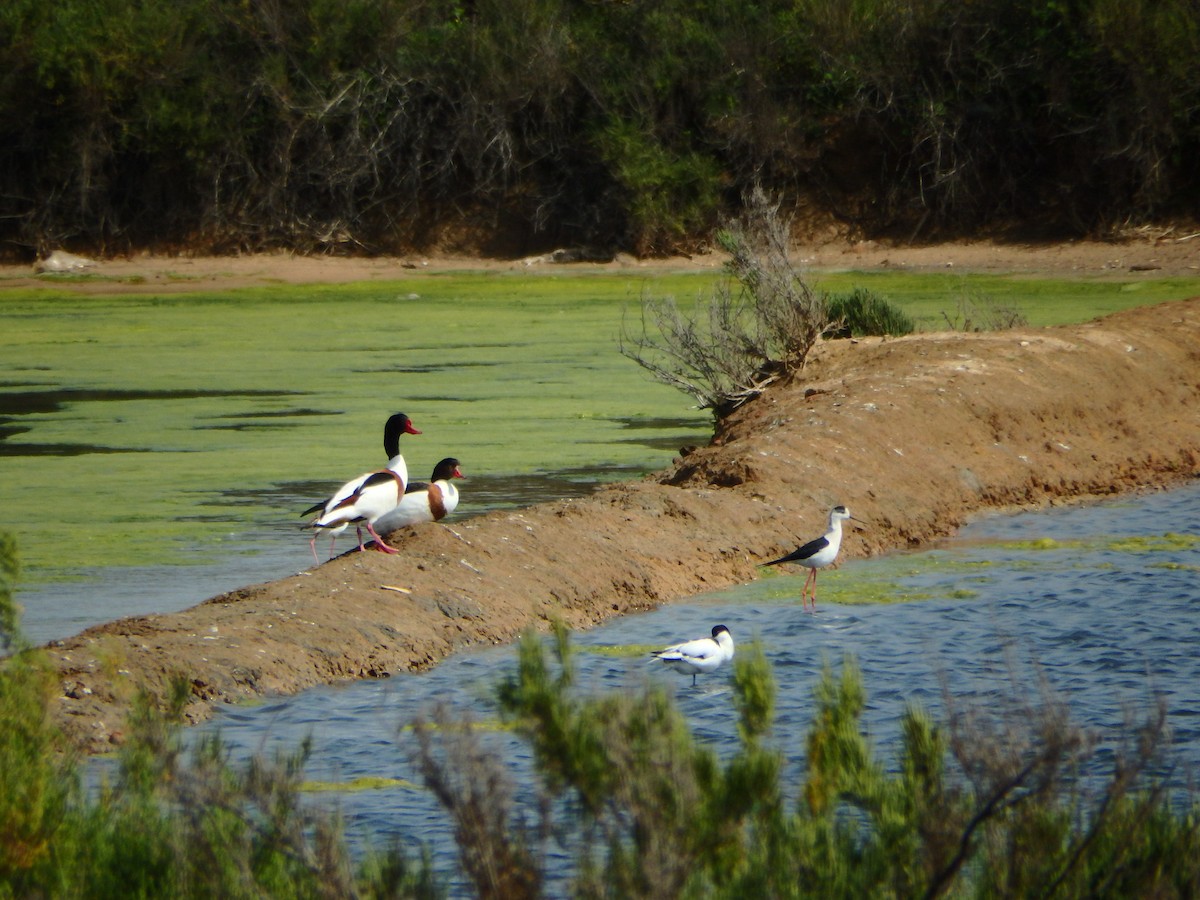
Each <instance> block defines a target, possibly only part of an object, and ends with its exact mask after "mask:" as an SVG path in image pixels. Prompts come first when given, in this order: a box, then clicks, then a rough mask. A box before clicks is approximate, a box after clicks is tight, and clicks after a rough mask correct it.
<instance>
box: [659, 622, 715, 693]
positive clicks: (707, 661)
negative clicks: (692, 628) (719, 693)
mask: <svg viewBox="0 0 1200 900" xmlns="http://www.w3.org/2000/svg"><path fill="white" fill-rule="evenodd" d="M650 655H651V656H653V657H654V658H655V659H660V660H662V661H663V662H665V663H666V664H667V665H668V666H670V667H671V668H672V669H678V670H679V671H680V672H683V673H684V674H685V675H686V674H688V673H690V674H691V676H692V685H693V686H694V685H695V684H696V676H697V675H699V674H702V673H706V672H715V671H716V670H717V669H718V668H720V667H721V666H722V665H723V664H724V663H726V662H728V661H729V660H731V659H733V635H731V634H730V633H729V629H728V628H726V627H725V626H724V625H717V626H716V627H714V628H713V630H712V637H706V638H697V639H696V640H694V641H687V642H685V643H682V644H675V645H673V646H671V647H664V648H663V649H662V650H655V651H653V652H652V653H651V654H650Z"/></svg>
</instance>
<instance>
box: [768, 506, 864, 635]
mask: <svg viewBox="0 0 1200 900" xmlns="http://www.w3.org/2000/svg"><path fill="white" fill-rule="evenodd" d="M850 519H853V520H854V521H855V522H860V523H861V522H862V520H861V519H855V518H854V516H852V515H850V511H849V510H847V509H846V507H844V506H835V507H834V508H833V509H832V510H830V512H829V525H828V527H827V529H826V531H825V533H824V534H823V535H821V537H819V538H815V539H813V540H811V541H809V542H808V543H807V544H804V545H803V546H800V547H797V548H796V549H795V550H793V551H792V552H791V553H789V554H788V555H787V556H781V557H779V559H773V560H771V561H770V562H766V563H763V565H764V566H777V565H779V564H780V563H796V564H797V565H801V566H804V567H805V568H806V569H808V575H807V576H806V577H805V579H804V590H802V591H801V592H800V602H801V604H802V605H803V606H804V608H805V609H807V608H808V600H809V598H810V597H811V598H812V608H813V611H814V612H816V609H817V569H823V568H824V567H825V566H828V565H831V564H832V563H833V561H834V560H836V559H837V555H838V550H840V549H841V546H842V523H843V522H845V521H848V520H850ZM810 586H811V592H810V590H809V588H810Z"/></svg>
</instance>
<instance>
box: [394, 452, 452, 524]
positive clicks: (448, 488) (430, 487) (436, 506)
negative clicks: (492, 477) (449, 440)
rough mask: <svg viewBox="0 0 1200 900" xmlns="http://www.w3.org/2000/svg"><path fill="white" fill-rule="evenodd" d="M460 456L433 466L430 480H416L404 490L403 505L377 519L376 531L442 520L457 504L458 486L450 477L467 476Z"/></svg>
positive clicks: (449, 458)
mask: <svg viewBox="0 0 1200 900" xmlns="http://www.w3.org/2000/svg"><path fill="white" fill-rule="evenodd" d="M458 466H459V463H458V460H457V459H454V458H453V457H449V456H448V457H446V458H445V459H443V460H442V461H441V462H439V463H438V464H437V465H436V466H434V467H433V475H432V476H430V479H429V481H414V482H412V484H410V485H409V486H408V487H407V488H405V489H404V499H402V500H401V501H400V505H399V506H397V507H396V508H395V509H393V510H391V511H390V512H388V513H385V514H384V515H382V516H380V517H379V518H378V519H376V520H375V530H376V531H377V532H379V533H380V534H387V533H389V532H391V531H395V530H396V529H397V528H403V527H404V526H405V525H418V524H420V523H421V522H440V521H441V520H442V519H444V518H446V516H448V515H450V513H452V512H454V510H455V507H457V506H458V488H456V487H455V486H454V483H453V482H452V481H451V480H450V479H452V478H466V476H465V475H463V473H462V470H461V469H459V467H458Z"/></svg>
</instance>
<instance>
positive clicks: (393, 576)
mask: <svg viewBox="0 0 1200 900" xmlns="http://www.w3.org/2000/svg"><path fill="white" fill-rule="evenodd" d="M1198 476H1200V298H1197V299H1193V300H1188V301H1182V302H1179V303H1171V304H1165V305H1162V306H1158V307H1153V308H1149V309H1142V310H1135V311H1131V312H1127V313H1121V314H1118V315H1115V316H1112V317H1110V318H1107V319H1105V320H1103V321H1101V322H1099V323H1095V324H1090V325H1084V326H1073V327H1069V328H1057V329H1049V330H1037V331H1027V332H1007V333H1003V334H986V335H961V334H941V335H920V336H914V337H910V338H903V339H897V340H864V341H859V342H850V341H838V342H830V343H827V344H825V345H823V346H822V347H821V348H820V349H819V351H818V352H816V353H815V354H814V357H813V361H812V363H811V364H810V366H809V368H808V370H807V371H806V372H805V373H804V377H803V380H802V381H797V382H796V383H794V384H792V385H785V386H781V387H779V388H778V389H776V390H773V391H772V392H771V393H769V394H768V395H766V396H764V397H762V398H761V399H760V400H759V401H757V402H755V403H752V404H750V405H748V406H747V407H745V408H743V409H742V410H741V411H739V413H737V414H736V415H735V416H733V417H732V418H731V419H730V420H729V421H728V422H727V423H726V425H725V428H724V429H723V430H722V432H721V433H720V434H719V435H718V436H717V438H716V439H715V440H714V442H713V444H712V445H711V446H708V447H704V448H701V449H699V450H697V451H695V452H693V453H690V454H689V455H687V456H686V457H684V458H681V459H680V460H678V461H677V463H676V465H675V466H674V467H672V468H671V469H669V470H667V471H665V472H662V473H659V474H658V475H657V476H655V477H653V478H650V479H647V480H645V481H642V482H638V483H635V484H627V485H620V486H614V487H611V488H608V489H605V490H603V491H601V492H600V493H598V494H596V495H595V496H593V497H590V498H587V499H584V500H574V501H563V502H559V503H552V504H544V505H541V506H537V507H532V508H529V509H525V510H521V511H518V512H513V511H503V512H496V513H492V514H489V515H485V516H480V517H477V518H473V519H469V520H465V521H462V522H458V523H456V524H454V525H452V526H450V527H445V526H441V525H435V526H425V527H423V528H420V529H406V530H404V531H402V532H398V533H396V534H395V535H393V538H392V542H393V543H394V544H396V545H397V546H400V547H401V548H402V552H401V553H400V554H399V555H398V556H387V555H384V554H381V553H357V552H355V553H351V554H348V555H346V556H343V557H341V558H338V559H336V560H333V561H330V562H328V563H325V564H323V565H321V566H319V567H315V568H314V569H312V570H311V571H309V572H305V573H303V574H300V575H297V576H294V577H291V578H287V579H283V580H281V581H276V582H271V583H268V584H263V585H257V586H253V587H246V588H243V589H240V590H237V591H233V592H231V593H228V594H223V595H221V596H218V597H214V598H212V599H211V600H208V601H206V602H205V603H202V604H200V605H199V606H196V607H194V608H192V609H190V610H186V611H184V612H181V613H177V614H171V615H157V616H143V617H137V618H132V619H124V620H121V621H118V622H114V623H111V624H108V625H104V626H101V627H97V628H92V629H89V630H88V631H85V632H83V633H82V634H80V635H78V636H76V637H74V638H71V639H69V640H65V641H58V642H55V643H53V644H51V645H50V651H51V656H52V659H53V660H54V661H55V662H56V664H57V666H58V668H59V670H60V672H61V676H62V685H63V696H62V698H61V702H60V704H59V714H60V717H61V720H62V722H63V724H64V727H65V728H66V729H67V730H68V732H69V734H70V735H72V737H74V738H75V739H77V740H78V741H79V742H80V743H81V745H83V746H85V747H87V748H88V749H90V750H100V749H105V748H108V747H110V746H111V744H112V743H114V742H119V741H120V739H121V730H122V722H123V719H124V715H125V712H126V710H127V708H128V703H129V701H130V700H131V698H132V697H133V695H134V694H135V692H136V691H137V690H138V689H139V688H144V689H147V690H149V691H151V692H153V693H155V694H159V695H161V694H162V693H163V692H164V691H165V688H166V685H167V684H168V682H169V680H170V678H171V677H172V676H173V675H176V674H181V675H183V676H184V677H186V678H187V679H188V681H189V682H190V684H191V687H192V703H191V705H190V707H189V709H188V715H189V718H190V719H191V720H192V721H199V720H202V719H204V718H205V717H207V716H208V715H209V714H210V713H211V711H212V709H213V706H214V704H219V703H237V702H241V701H243V700H247V699H251V698H255V697H258V696H262V695H266V694H273V693H292V692H296V691H299V690H302V689H304V688H306V687H310V686H313V685H317V684H322V683H327V682H333V681H337V680H341V679H354V678H370V677H383V676H389V675H398V674H401V673H404V672H408V671H413V670H418V669H421V668H424V667H427V666H430V665H433V664H435V663H436V662H437V661H438V660H440V659H442V658H443V657H445V656H446V655H448V654H450V653H452V652H454V651H455V650H456V649H458V648H461V647H464V646H468V645H471V644H477V643H481V642H504V641H510V640H512V639H513V638H514V637H516V636H517V635H518V634H519V633H520V632H521V631H522V630H523V629H524V628H526V627H527V626H529V625H530V624H537V623H544V622H546V621H547V620H549V619H551V618H554V617H560V618H562V619H564V620H565V621H566V622H567V623H568V624H570V625H571V626H573V627H576V628H586V627H588V626H590V625H592V624H595V623H598V622H601V621H603V620H605V619H606V618H608V617H610V616H614V615H620V614H622V613H625V612H629V611H632V610H640V609H647V608H650V607H653V606H655V605H658V604H661V603H667V602H670V601H673V600H677V599H680V598H683V597H687V596H690V595H692V594H695V593H698V592H702V591H707V590H713V589H717V588H721V587H726V586H729V585H732V584H736V583H741V582H746V581H750V580H752V579H754V578H755V577H757V569H756V564H757V563H759V562H761V561H763V560H765V559H768V558H771V557H773V556H775V555H777V554H778V552H779V551H781V550H788V549H791V547H792V546H794V541H795V536H796V535H798V534H810V533H814V532H817V531H819V529H820V528H821V526H822V525H823V523H824V519H825V515H826V512H827V510H828V508H829V507H830V506H831V505H833V504H834V503H838V502H840V503H845V504H847V505H848V506H850V508H851V509H852V510H853V511H854V513H855V514H856V515H860V516H862V517H864V518H866V519H868V520H869V521H870V522H871V523H872V527H871V529H870V531H867V532H854V533H852V534H851V535H850V536H849V537H848V539H847V542H846V544H845V549H844V553H845V554H846V556H847V557H854V556H863V555H867V554H877V553H882V552H886V551H888V550H893V549H896V548H910V547H919V546H922V545H924V544H926V543H928V542H929V541H932V540H934V539H937V538H939V537H942V536H945V535H947V534H949V533H951V532H953V531H954V530H956V529H957V528H958V527H959V526H960V525H962V524H963V523H964V522H965V521H967V520H968V519H969V518H970V517H972V516H974V515H976V514H978V513H980V512H982V511H985V510H989V509H998V508H1009V507H1014V506H1037V505H1044V504H1049V503H1053V502H1056V501H1060V500H1066V499H1074V498H1079V497H1088V496H1097V495H1108V494H1113V493H1117V492H1121V491H1128V490H1134V489H1138V488H1143V487H1148V486H1159V485H1170V484H1174V483H1178V482H1181V481H1184V480H1187V479H1192V478H1196V477H1198ZM468 502H469V501H468Z"/></svg>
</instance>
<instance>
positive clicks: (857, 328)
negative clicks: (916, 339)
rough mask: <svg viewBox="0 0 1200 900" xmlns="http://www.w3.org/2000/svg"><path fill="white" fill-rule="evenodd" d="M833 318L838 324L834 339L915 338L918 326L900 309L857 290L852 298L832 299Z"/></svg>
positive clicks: (845, 295) (851, 294) (844, 296)
mask: <svg viewBox="0 0 1200 900" xmlns="http://www.w3.org/2000/svg"><path fill="white" fill-rule="evenodd" d="M829 318H830V319H831V320H832V321H834V322H836V323H837V325H835V327H834V328H832V329H831V330H830V332H829V335H830V337H840V338H848V337H864V336H866V335H885V334H886V335H892V336H893V337H896V336H899V335H902V334H912V333H913V332H914V331H916V328H917V326H916V324H915V323H914V322H913V320H912V317H911V316H909V315H908V313H906V312H905V311H904V310H902V309H900V308H899V307H898V306H896V305H894V304H893V303H890V302H889V301H887V300H886V299H884V298H883V297H880V296H879V295H878V294H876V293H875V292H874V291H870V290H867V289H866V288H855V289H854V290H853V291H851V292H850V293H848V294H833V295H831V296H830V297H829Z"/></svg>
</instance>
